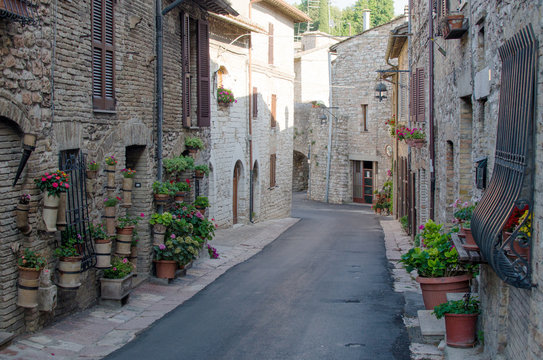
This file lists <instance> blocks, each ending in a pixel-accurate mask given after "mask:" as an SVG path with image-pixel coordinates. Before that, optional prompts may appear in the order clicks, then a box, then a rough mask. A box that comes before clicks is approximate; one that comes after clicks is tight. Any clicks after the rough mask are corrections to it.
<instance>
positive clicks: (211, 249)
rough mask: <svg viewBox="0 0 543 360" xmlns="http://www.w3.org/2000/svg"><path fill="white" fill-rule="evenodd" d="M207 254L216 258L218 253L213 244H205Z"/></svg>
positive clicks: (211, 257)
mask: <svg viewBox="0 0 543 360" xmlns="http://www.w3.org/2000/svg"><path fill="white" fill-rule="evenodd" d="M207 254H208V255H209V258H210V259H218V258H219V253H218V252H217V249H215V248H214V247H213V246H210V245H209V244H208V245H207Z"/></svg>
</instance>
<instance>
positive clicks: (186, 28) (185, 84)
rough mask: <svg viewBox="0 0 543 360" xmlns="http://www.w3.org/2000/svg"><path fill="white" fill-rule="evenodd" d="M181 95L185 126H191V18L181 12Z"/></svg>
mask: <svg viewBox="0 0 543 360" xmlns="http://www.w3.org/2000/svg"><path fill="white" fill-rule="evenodd" d="M181 74H182V75H181V76H182V78H181V91H182V94H181V97H182V106H183V109H182V117H183V126H185V127H190V125H191V121H190V95H191V92H190V18H189V15H188V14H186V13H181Z"/></svg>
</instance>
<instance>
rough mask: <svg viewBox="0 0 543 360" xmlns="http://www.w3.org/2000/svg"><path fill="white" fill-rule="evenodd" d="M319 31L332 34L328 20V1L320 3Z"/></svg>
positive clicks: (321, 0)
mask: <svg viewBox="0 0 543 360" xmlns="http://www.w3.org/2000/svg"><path fill="white" fill-rule="evenodd" d="M318 29H319V30H320V31H322V32H325V33H330V26H329V18H328V0H320V1H319V27H318Z"/></svg>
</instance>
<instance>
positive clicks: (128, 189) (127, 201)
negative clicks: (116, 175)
mask: <svg viewBox="0 0 543 360" xmlns="http://www.w3.org/2000/svg"><path fill="white" fill-rule="evenodd" d="M133 184H134V179H133V178H123V187H122V190H123V203H122V204H121V206H122V207H125V208H129V207H131V206H132V185H133Z"/></svg>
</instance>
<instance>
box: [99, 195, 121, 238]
mask: <svg viewBox="0 0 543 360" xmlns="http://www.w3.org/2000/svg"><path fill="white" fill-rule="evenodd" d="M119 201H121V198H120V197H118V196H117V197H111V198H105V199H104V209H105V210H104V211H105V215H104V216H103V218H104V219H106V231H107V235H108V236H115V206H117V204H118V203H119Z"/></svg>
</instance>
